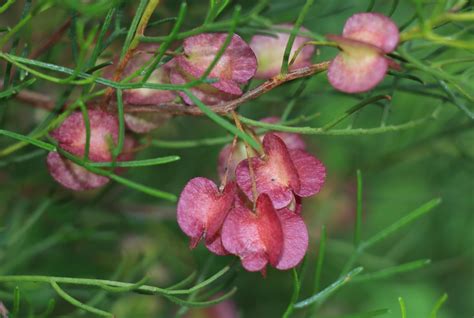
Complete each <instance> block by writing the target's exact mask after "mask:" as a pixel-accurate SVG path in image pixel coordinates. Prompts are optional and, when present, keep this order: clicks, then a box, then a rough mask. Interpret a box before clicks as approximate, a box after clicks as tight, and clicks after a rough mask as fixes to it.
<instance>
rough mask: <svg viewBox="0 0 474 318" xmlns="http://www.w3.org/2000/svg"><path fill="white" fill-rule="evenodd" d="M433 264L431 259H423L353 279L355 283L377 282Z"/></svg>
mask: <svg viewBox="0 0 474 318" xmlns="http://www.w3.org/2000/svg"><path fill="white" fill-rule="evenodd" d="M430 263H431V260H429V259H421V260H417V261H413V262H409V263H405V264H400V265H397V266H393V267H389V268H384V269H382V270H380V271H377V272H374V273H366V274H363V275H359V276H357V277H355V278H354V279H353V281H354V282H366V281H372V280H377V279H384V278H389V277H392V276H395V275H398V274H401V273H406V272H410V271H414V270H417V269H420V268H423V267H425V266H427V265H429V264H430Z"/></svg>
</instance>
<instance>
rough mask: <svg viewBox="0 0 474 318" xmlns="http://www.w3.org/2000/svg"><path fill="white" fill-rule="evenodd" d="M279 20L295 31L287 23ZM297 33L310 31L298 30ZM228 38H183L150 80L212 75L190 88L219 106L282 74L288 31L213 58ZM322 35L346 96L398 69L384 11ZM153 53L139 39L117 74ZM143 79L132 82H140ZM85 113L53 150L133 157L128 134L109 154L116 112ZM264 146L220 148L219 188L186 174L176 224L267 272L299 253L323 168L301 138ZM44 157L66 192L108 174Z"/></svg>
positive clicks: (134, 100) (144, 121)
mask: <svg viewBox="0 0 474 318" xmlns="http://www.w3.org/2000/svg"><path fill="white" fill-rule="evenodd" d="M277 27H278V28H280V29H286V30H290V29H291V28H292V26H291V25H287V24H283V25H279V26H277ZM299 31H300V32H301V33H304V32H308V30H306V29H304V28H301V29H300V30H299ZM227 37H228V35H227V34H225V33H206V34H199V35H195V36H191V37H189V38H187V39H185V40H184V42H183V53H182V54H179V55H177V56H175V57H173V58H172V59H171V60H169V61H168V62H166V63H165V64H164V65H162V66H160V67H159V68H157V69H155V70H154V71H153V72H152V73H151V74H150V76H149V77H148V80H147V81H148V82H149V83H162V84H169V83H171V84H186V83H188V82H191V81H195V80H197V79H200V78H201V77H207V78H210V79H212V81H209V82H205V83H200V84H199V85H196V86H192V87H191V88H190V91H191V92H192V94H193V95H194V96H195V97H196V98H197V99H199V100H200V101H202V102H203V103H205V104H207V105H218V104H220V103H222V102H225V101H229V100H233V99H235V98H237V97H239V96H240V95H242V94H243V91H242V86H243V85H245V84H247V83H248V81H249V80H251V79H252V78H257V79H269V78H271V77H274V76H277V75H278V74H279V71H280V66H281V63H282V61H283V55H284V51H285V47H286V44H287V41H288V38H289V33H288V32H280V33H277V34H276V36H266V35H265V36H264V35H256V36H254V37H253V38H252V39H251V41H250V44H247V43H246V42H245V41H244V40H243V39H242V38H241V37H240V36H238V35H236V34H234V35H232V36H231V38H230V41H229V42H228V46H227V47H226V48H225V50H224V52H223V54H222V55H221V56H220V58H219V59H218V60H217V62H216V61H215V57H216V56H217V54H218V52H219V51H220V50H221V47H222V46H223V45H224V43H226V39H227ZM327 38H328V39H329V40H331V41H333V42H335V43H336V44H337V46H338V47H339V49H340V53H339V54H338V55H337V56H336V57H335V58H334V59H333V60H332V61H331V62H330V65H329V69H328V79H329V83H330V84H331V85H332V86H333V87H334V88H336V89H337V90H340V91H343V92H347V93H357V92H364V91H367V90H370V89H372V88H373V87H375V86H376V85H377V84H378V83H379V82H380V81H382V80H383V78H384V76H385V74H386V73H387V71H388V68H389V67H394V68H396V67H398V65H397V64H396V63H394V62H393V61H392V60H390V59H389V58H388V57H387V56H386V54H388V53H391V52H392V51H393V50H394V49H395V48H396V46H397V45H398V41H399V32H398V29H397V27H396V25H395V24H394V23H393V22H392V21H391V20H390V19H389V18H387V17H385V16H383V15H381V14H376V13H360V14H355V15H353V16H352V17H350V18H349V19H348V20H347V22H346V24H345V26H344V30H343V32H342V36H336V35H328V36H327ZM309 40H310V39H309V38H306V37H303V36H297V37H296V39H295V42H294V44H293V48H292V50H291V54H290V55H291V56H290V60H291V61H293V63H292V64H291V65H290V67H289V69H290V71H292V70H294V69H298V68H302V67H305V66H309V65H311V64H312V61H311V59H312V56H313V54H314V51H315V49H314V46H311V45H306V44H307V43H306V42H308V41H309ZM299 48H300V49H299ZM156 50H157V46H156V45H151V44H150V45H142V46H140V47H139V49H138V50H136V52H135V55H134V56H133V57H132V59H131V60H130V61H129V63H128V65H127V67H126V68H125V69H124V72H123V74H122V75H123V76H124V77H127V76H129V75H132V74H134V73H136V72H137V70H138V69H140V68H141V67H142V66H143V65H144V64H146V63H149V62H150V61H151V59H152V58H153V56H154V53H155V52H156ZM295 54H298V55H297V56H294V55H295ZM211 67H212V68H211ZM141 76H142V74H140V76H138V77H135V78H134V79H133V80H134V81H140V80H141V79H142V77H141ZM123 98H124V102H125V103H126V104H127V105H129V106H132V107H133V106H134V105H135V106H140V105H156V104H161V103H168V102H176V101H177V100H178V99H179V98H181V99H182V101H184V103H185V104H188V105H193V104H194V101H193V99H191V98H190V96H188V95H187V94H185V93H184V92H182V91H178V92H177V93H176V92H174V91H169V90H152V89H147V88H140V89H130V90H126V91H124V94H123ZM88 114H89V116H88V117H89V127H90V130H89V131H90V136H89V137H90V139H89V143H88V146H86V144H87V136H86V135H87V133H86V131H87V129H86V124H85V121H84V117H83V115H82V113H81V112H75V113H72V114H71V115H70V116H69V117H68V118H67V119H66V120H65V121H64V122H63V123H62V124H61V126H60V127H58V128H57V129H56V130H55V131H54V132H53V133H52V137H53V138H54V139H56V140H57V142H58V145H59V147H61V148H62V149H64V150H65V151H67V152H69V153H71V154H73V155H76V156H84V154H85V152H86V148H88V160H90V161H93V162H109V161H113V160H130V158H131V156H132V153H133V148H135V141H134V139H133V138H132V137H130V136H128V135H127V136H126V138H125V142H124V147H123V152H122V154H120V155H119V156H118V157H117V158H114V156H113V155H112V154H113V152H112V149H114V147H115V145H116V143H117V138H118V131H119V126H118V120H117V117H116V115H112V114H110V113H107V112H105V111H102V110H98V109H91V110H89V112H88ZM165 118H167V116H166V114H160V113H156V114H152V115H149V114H141V115H140V113H138V114H133V115H131V114H127V115H126V116H125V122H126V125H127V127H128V129H129V130H130V131H132V132H135V133H144V132H148V131H150V130H151V129H154V128H156V127H157V126H158V125H159V123H161V121H162V120H163V119H165ZM275 120H277V119H275V118H269V119H265V121H267V122H274V121H275ZM261 143H262V151H261V152H260V153H257V152H256V151H252V150H249V151H248V152H247V151H246V150H245V147H244V146H243V145H242V144H240V143H237V145H235V146H231V145H229V146H226V147H225V148H224V149H223V150H222V152H221V154H220V156H219V175H220V177H221V180H222V181H223V184H222V185H221V186H220V187H218V186H217V185H216V184H215V183H214V182H213V181H211V180H209V179H206V178H202V177H199V178H194V179H192V180H190V181H189V182H188V183H187V185H186V186H185V188H184V190H183V191H182V193H181V196H180V199H179V202H178V208H177V210H178V211H177V218H178V223H179V225H180V227H181V229H182V230H183V231H184V233H185V234H186V235H188V236H189V237H190V238H191V247H195V246H196V245H197V244H198V243H199V241H201V240H204V242H205V245H206V246H207V248H208V249H209V250H210V251H212V252H213V253H216V254H218V255H226V254H233V255H237V256H238V257H239V258H240V259H241V261H242V265H243V267H244V268H245V269H247V270H248V271H262V272H263V273H264V272H265V269H266V266H267V264H270V265H271V266H273V267H275V268H277V269H281V270H286V269H289V268H292V267H295V266H296V265H297V264H298V263H299V262H300V261H301V260H302V259H303V257H304V255H305V253H306V250H307V247H308V231H307V229H306V225H305V223H304V221H303V218H302V216H301V214H300V212H301V201H302V198H304V197H309V196H312V195H315V194H316V193H318V192H319V191H320V189H321V186H322V185H323V183H324V180H325V176H326V171H325V168H324V166H323V164H322V163H321V162H320V161H319V160H318V159H317V158H316V157H314V156H313V155H311V154H309V153H308V152H306V150H305V147H306V146H305V144H304V142H303V141H302V140H301V138H300V137H299V136H298V135H295V134H285V133H267V134H266V135H265V136H263V138H262V140H261ZM47 164H48V167H49V171H50V173H51V175H52V176H53V178H54V179H56V180H57V181H58V182H59V183H60V184H62V185H63V186H64V187H66V188H69V189H72V190H76V191H77V190H87V189H93V188H97V187H100V186H103V185H105V184H106V183H107V182H108V181H109V179H108V178H107V177H104V176H99V175H96V174H93V173H91V172H89V171H87V170H86V169H85V168H83V167H81V166H78V165H76V164H74V163H73V162H71V161H69V160H67V159H66V158H64V157H62V156H61V155H60V154H59V153H57V152H51V153H50V154H49V155H48V158H47Z"/></svg>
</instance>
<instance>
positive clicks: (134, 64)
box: [122, 44, 176, 105]
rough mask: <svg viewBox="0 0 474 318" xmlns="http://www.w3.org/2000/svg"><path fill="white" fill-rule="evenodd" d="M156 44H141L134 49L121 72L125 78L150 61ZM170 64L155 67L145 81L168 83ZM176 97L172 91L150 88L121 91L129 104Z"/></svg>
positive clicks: (136, 78) (158, 102)
mask: <svg viewBox="0 0 474 318" xmlns="http://www.w3.org/2000/svg"><path fill="white" fill-rule="evenodd" d="M158 48H159V45H157V44H141V45H140V46H139V47H138V49H137V50H136V51H135V54H134V55H133V57H132V58H131V59H130V61H129V62H128V64H127V66H126V67H125V70H124V72H123V74H122V78H126V77H128V76H130V75H132V74H134V73H135V72H137V71H138V70H139V69H140V68H142V67H143V66H145V65H148V63H149V62H151V60H152V58H153V55H154V53H155V52H156V51H157V50H158ZM169 72H170V65H169V64H164V65H161V66H160V67H158V68H156V69H155V70H154V71H153V72H152V73H151V75H150V77H149V78H148V80H147V83H154V84H169V83H170V75H169ZM142 79H143V76H141V75H140V76H137V77H135V78H134V79H133V80H132V82H139V81H141V80H142ZM175 98H176V94H175V93H174V92H173V91H168V90H159V89H151V88H136V89H127V90H124V92H123V101H124V103H126V104H129V105H157V104H162V103H167V102H171V101H173V100H174V99H175Z"/></svg>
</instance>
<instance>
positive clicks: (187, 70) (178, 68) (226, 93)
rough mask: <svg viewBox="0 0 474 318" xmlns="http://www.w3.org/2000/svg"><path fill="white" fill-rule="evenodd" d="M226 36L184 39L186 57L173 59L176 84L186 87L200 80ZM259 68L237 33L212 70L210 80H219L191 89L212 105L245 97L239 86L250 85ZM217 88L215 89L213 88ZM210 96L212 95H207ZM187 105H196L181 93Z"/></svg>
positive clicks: (198, 96)
mask: <svg viewBox="0 0 474 318" xmlns="http://www.w3.org/2000/svg"><path fill="white" fill-rule="evenodd" d="M226 37H227V34H226V33H203V34H198V35H195V36H191V37H189V38H187V39H185V40H184V43H183V49H184V55H183V56H178V57H176V58H174V59H173V60H172V61H173V63H176V64H175V67H174V68H173V70H172V72H171V82H172V83H173V84H183V82H184V83H186V82H189V81H191V80H194V79H196V78H199V77H201V76H202V75H203V74H204V72H205V71H206V69H207V68H208V67H209V66H210V65H211V63H212V61H213V60H214V58H215V56H216V55H217V53H218V51H219V50H220V48H221V46H222V45H223V44H224V42H225V40H226ZM256 69H257V58H256V57H255V54H254V53H253V51H252V49H251V48H250V47H249V45H248V44H247V43H246V42H245V41H244V40H242V38H241V37H240V36H238V35H237V34H234V35H232V39H231V41H230V44H229V45H228V47H227V48H226V50H225V51H224V53H223V55H222V56H221V57H220V59H219V61H218V62H217V64H216V65H215V66H214V67H213V69H212V71H211V73H210V74H209V76H208V77H209V78H215V79H216V80H217V81H216V82H214V83H211V84H204V85H199V86H197V87H195V90H192V91H193V93H196V94H195V95H196V97H197V98H198V99H200V100H201V101H203V102H204V103H207V104H209V105H212V104H217V103H219V102H221V101H224V100H229V99H233V98H235V97H237V96H240V95H242V90H241V89H240V85H242V84H245V83H247V82H248V81H249V80H250V79H251V78H252V77H253V76H254V75H255V71H256ZM212 88H214V89H212ZM206 95H211V96H209V97H208V96H206ZM180 96H181V97H183V99H184V101H185V102H186V103H187V104H194V103H193V102H192V101H191V100H190V99H189V98H188V96H187V95H186V94H184V93H180Z"/></svg>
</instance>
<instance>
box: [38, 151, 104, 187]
mask: <svg viewBox="0 0 474 318" xmlns="http://www.w3.org/2000/svg"><path fill="white" fill-rule="evenodd" d="M46 164H47V165H48V170H49V173H50V174H51V176H52V177H53V178H54V180H56V181H57V182H58V183H59V184H61V185H62V186H63V187H65V188H67V189H70V190H73V191H85V190H91V189H95V188H100V187H102V186H104V185H106V184H107V183H108V182H109V178H107V177H104V176H100V175H97V174H95V173H92V172H90V171H88V170H87V169H85V168H83V167H81V166H79V165H77V164H75V163H73V162H72V161H70V160H68V159H66V158H64V157H62V156H61V155H60V154H58V153H57V152H50V153H49V154H48V157H47V158H46Z"/></svg>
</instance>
